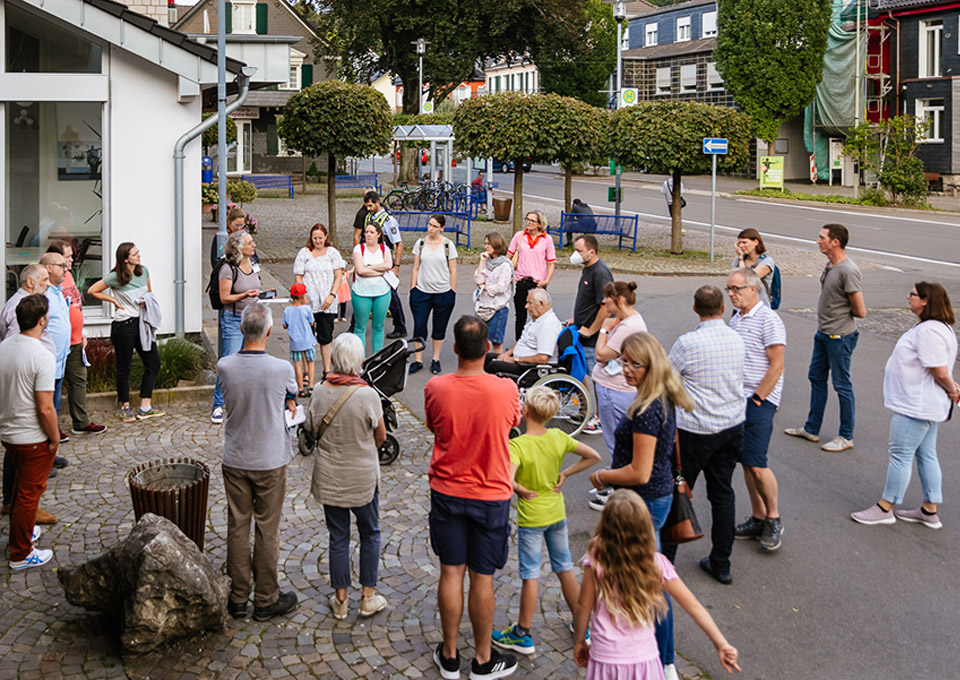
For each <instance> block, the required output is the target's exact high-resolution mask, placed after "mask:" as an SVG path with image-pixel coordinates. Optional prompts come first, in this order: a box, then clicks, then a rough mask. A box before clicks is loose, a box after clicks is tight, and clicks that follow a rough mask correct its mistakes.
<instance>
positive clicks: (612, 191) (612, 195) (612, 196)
mask: <svg viewBox="0 0 960 680" xmlns="http://www.w3.org/2000/svg"><path fill="white" fill-rule="evenodd" d="M618 196H619V198H620V200H621V201H623V188H620V189H617V187H607V202H608V203H616V202H617V197H618Z"/></svg>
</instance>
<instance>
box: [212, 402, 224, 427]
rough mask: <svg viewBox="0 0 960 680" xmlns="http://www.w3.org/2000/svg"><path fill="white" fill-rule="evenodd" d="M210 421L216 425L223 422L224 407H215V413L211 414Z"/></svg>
mask: <svg viewBox="0 0 960 680" xmlns="http://www.w3.org/2000/svg"><path fill="white" fill-rule="evenodd" d="M210 422H211V423H213V424H214V425H219V424H220V423H222V422H223V407H222V406H217V407H216V408H215V409H213V413H211V414H210Z"/></svg>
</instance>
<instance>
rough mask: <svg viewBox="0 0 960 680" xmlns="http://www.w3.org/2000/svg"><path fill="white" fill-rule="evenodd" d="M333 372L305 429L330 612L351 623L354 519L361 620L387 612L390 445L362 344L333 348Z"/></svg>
mask: <svg viewBox="0 0 960 680" xmlns="http://www.w3.org/2000/svg"><path fill="white" fill-rule="evenodd" d="M330 361H331V369H332V370H331V371H330V372H329V373H327V375H326V378H325V379H324V381H323V382H322V383H321V384H320V385H318V386H317V388H316V389H315V390H314V391H313V396H312V397H311V398H310V404H309V406H308V407H307V421H306V423H305V424H304V427H305V428H306V429H307V431H308V432H310V433H311V434H312V435H313V437H314V439H316V441H317V447H318V452H317V457H316V461H315V463H314V467H313V481H312V484H311V493H312V494H313V497H314V498H316V499H317V501H318V502H320V503H322V504H323V512H324V516H325V518H326V523H327V530H328V531H329V533H330V550H329V557H330V585H332V586H333V588H334V590H336V593H335V594H334V595H333V596H332V597H331V598H330V609H331V610H332V611H333V615H334V617H336V618H337V619H345V618H347V597H348V595H347V588H349V586H350V513H353V515H354V517H356V519H357V529H358V531H359V532H360V586H361V588H362V597H361V600H360V616H372V615H373V614H376V613H377V612H379V611H381V610H382V609H384V608H385V607H386V606H387V600H386V598H385V597H383V595H380V594H378V593H377V592H376V590H375V589H376V585H377V574H378V571H379V566H380V494H379V486H380V459H379V456H378V454H377V450H378V449H379V448H380V445H381V444H382V443H383V442H384V440H386V438H387V430H386V426H385V425H384V422H383V409H382V407H381V405H380V397H379V395H378V394H377V393H376V391H375V390H374V389H373V388H372V387H370V386H369V385H367V383H366V382H365V381H364V380H363V379H362V378H361V377H360V370H361V367H362V364H363V342H362V341H361V340H360V338H358V337H357V336H356V335H354V334H352V333H344V334H343V335H339V336H337V337H336V338H335V339H334V341H333V348H332V350H331V356H330Z"/></svg>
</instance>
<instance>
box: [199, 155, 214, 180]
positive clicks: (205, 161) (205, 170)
mask: <svg viewBox="0 0 960 680" xmlns="http://www.w3.org/2000/svg"><path fill="white" fill-rule="evenodd" d="M200 168H201V170H200V181H202V182H203V183H204V184H210V182H212V181H213V159H212V158H210V156H203V157H202V158H201V159H200Z"/></svg>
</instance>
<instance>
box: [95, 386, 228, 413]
mask: <svg viewBox="0 0 960 680" xmlns="http://www.w3.org/2000/svg"><path fill="white" fill-rule="evenodd" d="M213 387H214V386H213V385H193V386H190V387H170V388H167V389H159V390H154V391H153V401H152V403H154V404H162V405H169V404H200V403H204V402H210V401H211V400H212V399H213ZM139 404H140V397H139V396H136V395H130V405H131V407H132V408H135V407H137V406H139ZM116 408H117V393H116V392H96V393H94V394H88V395H87V410H89V411H114V410H116Z"/></svg>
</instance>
